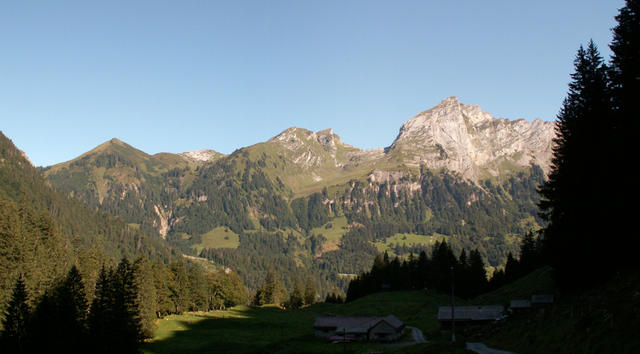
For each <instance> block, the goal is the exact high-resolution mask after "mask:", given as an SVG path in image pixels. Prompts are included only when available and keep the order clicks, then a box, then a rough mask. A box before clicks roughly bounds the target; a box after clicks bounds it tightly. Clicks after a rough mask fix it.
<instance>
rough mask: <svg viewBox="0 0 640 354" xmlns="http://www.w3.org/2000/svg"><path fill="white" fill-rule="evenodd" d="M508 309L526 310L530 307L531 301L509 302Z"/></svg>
mask: <svg viewBox="0 0 640 354" xmlns="http://www.w3.org/2000/svg"><path fill="white" fill-rule="evenodd" d="M509 307H511V308H512V309H526V308H529V307H531V301H529V300H511V302H510V303H509Z"/></svg>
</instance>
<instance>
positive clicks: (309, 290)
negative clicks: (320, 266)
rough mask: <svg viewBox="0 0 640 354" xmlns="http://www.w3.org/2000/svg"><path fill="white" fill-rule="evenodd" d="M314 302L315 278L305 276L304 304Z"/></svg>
mask: <svg viewBox="0 0 640 354" xmlns="http://www.w3.org/2000/svg"><path fill="white" fill-rule="evenodd" d="M315 302H316V280H315V279H314V278H313V276H311V275H309V276H307V281H306V282H305V285H304V304H305V305H307V306H308V305H313V304H315Z"/></svg>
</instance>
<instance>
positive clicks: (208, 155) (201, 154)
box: [180, 149, 221, 162]
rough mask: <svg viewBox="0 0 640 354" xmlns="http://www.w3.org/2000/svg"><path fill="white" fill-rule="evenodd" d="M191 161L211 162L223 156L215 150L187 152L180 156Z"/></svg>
mask: <svg viewBox="0 0 640 354" xmlns="http://www.w3.org/2000/svg"><path fill="white" fill-rule="evenodd" d="M180 155H181V156H182V157H185V158H187V159H189V160H193V161H196V162H209V161H214V160H216V159H217V158H219V157H220V156H221V154H220V153H219V152H217V151H215V150H209V149H201V150H195V151H187V152H183V153H181V154H180Z"/></svg>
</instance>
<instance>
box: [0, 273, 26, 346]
mask: <svg viewBox="0 0 640 354" xmlns="http://www.w3.org/2000/svg"><path fill="white" fill-rule="evenodd" d="M28 301H29V296H28V294H27V290H26V288H25V285H24V281H23V279H22V274H20V275H19V276H18V279H16V284H15V286H14V288H13V293H12V294H11V301H9V307H8V308H7V312H6V316H5V318H4V321H3V322H2V328H3V330H2V336H1V337H0V345H2V347H3V348H6V351H7V352H8V353H12V352H15V353H22V352H24V351H25V344H26V343H25V339H26V336H27V325H28V321H29V315H30V312H31V310H30V308H29V305H28Z"/></svg>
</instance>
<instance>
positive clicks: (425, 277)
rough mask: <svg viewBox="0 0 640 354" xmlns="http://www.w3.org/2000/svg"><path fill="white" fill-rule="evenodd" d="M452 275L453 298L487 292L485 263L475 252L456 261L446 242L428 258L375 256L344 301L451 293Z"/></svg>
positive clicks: (438, 244) (354, 281)
mask: <svg viewBox="0 0 640 354" xmlns="http://www.w3.org/2000/svg"><path fill="white" fill-rule="evenodd" d="M452 270H453V272H455V288H456V296H459V297H462V298H471V297H475V296H477V295H478V294H480V293H482V292H484V291H485V290H487V289H488V287H487V275H486V272H485V270H484V262H483V260H482V257H481V256H480V253H479V252H478V251H477V250H473V251H471V255H470V257H469V259H467V257H466V251H464V250H463V251H462V252H461V253H460V257H459V258H458V259H456V257H455V256H454V254H453V251H452V250H451V248H450V247H449V245H448V244H447V243H446V242H442V243H436V244H435V245H434V247H433V249H432V256H431V258H429V257H428V256H427V254H426V252H424V251H423V252H421V253H420V255H419V256H418V258H415V257H413V255H411V256H410V257H409V259H408V260H405V261H402V262H400V260H399V259H398V258H397V257H396V258H395V259H393V260H389V257H388V255H387V254H386V253H385V254H384V255H380V254H378V255H376V257H375V259H374V261H373V266H372V268H371V271H370V272H368V273H363V274H360V275H359V276H358V277H356V278H355V279H354V280H352V281H351V282H350V283H349V289H348V291H347V298H346V301H353V300H355V299H357V298H360V297H362V296H365V295H368V294H371V293H375V292H379V291H395V290H413V289H424V288H427V289H435V290H438V291H440V292H445V293H448V292H450V291H451V273H452Z"/></svg>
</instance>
